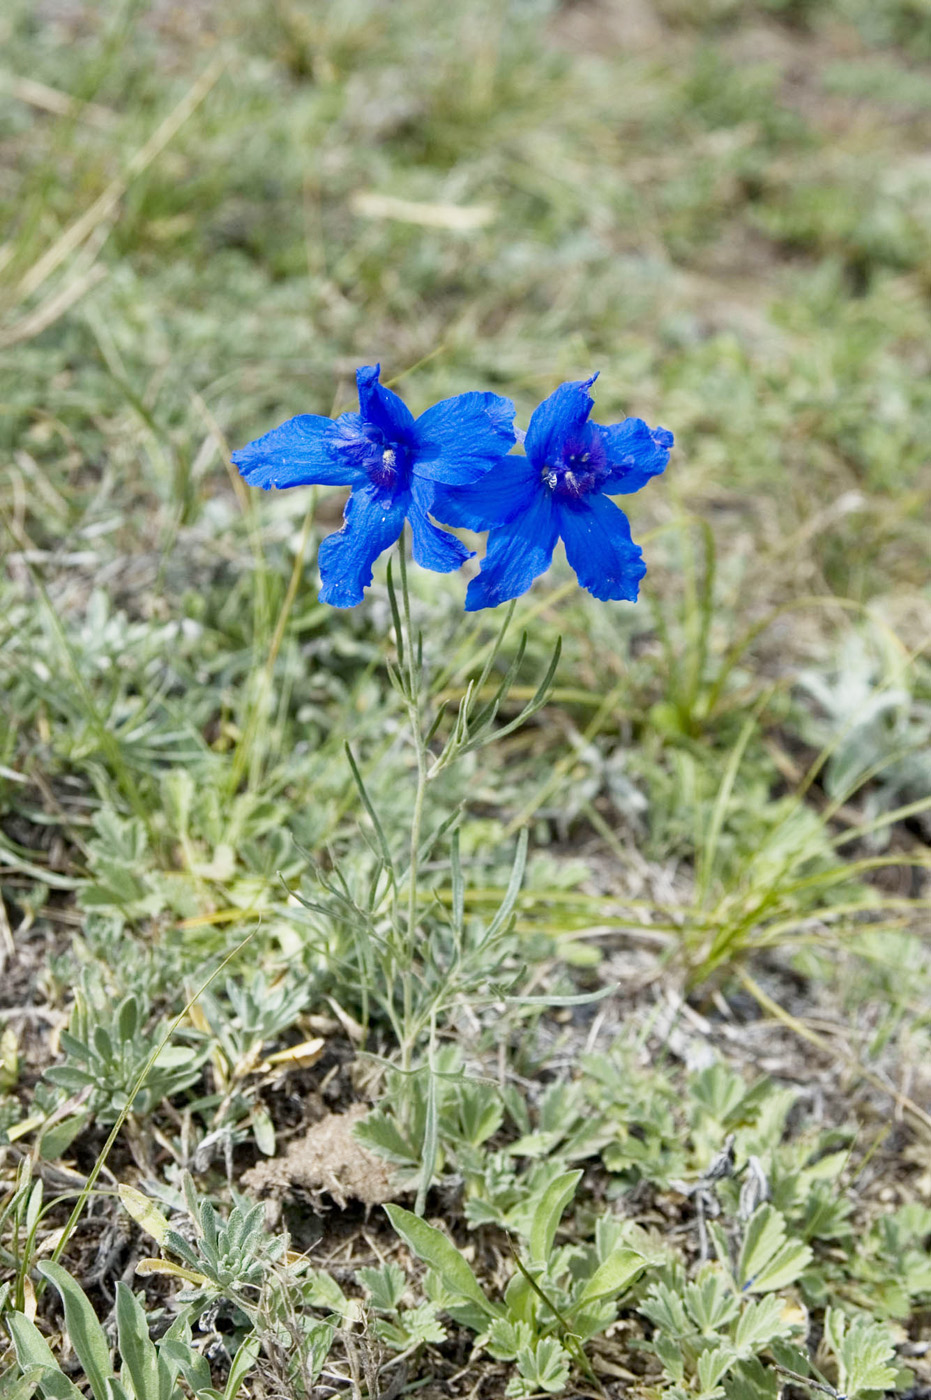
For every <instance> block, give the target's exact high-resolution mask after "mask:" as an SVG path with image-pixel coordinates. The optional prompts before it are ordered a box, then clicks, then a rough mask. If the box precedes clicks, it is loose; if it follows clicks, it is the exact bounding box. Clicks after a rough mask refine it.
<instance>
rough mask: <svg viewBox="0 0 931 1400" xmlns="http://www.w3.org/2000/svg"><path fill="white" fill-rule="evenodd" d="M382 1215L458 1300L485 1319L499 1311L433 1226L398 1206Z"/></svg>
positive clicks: (451, 1244)
mask: <svg viewBox="0 0 931 1400" xmlns="http://www.w3.org/2000/svg"><path fill="white" fill-rule="evenodd" d="M385 1213H386V1214H387V1216H388V1219H389V1220H390V1221H391V1224H392V1225H393V1226H394V1228H395V1230H396V1231H397V1233H398V1234H399V1235H400V1236H401V1239H402V1240H403V1241H404V1243H405V1244H406V1245H407V1247H408V1249H409V1250H411V1252H412V1253H413V1254H416V1255H417V1258H418V1259H422V1260H423V1261H424V1263H425V1264H429V1265H430V1267H431V1269H435V1270H436V1272H437V1274H439V1276H440V1279H441V1280H442V1282H443V1285H444V1287H445V1288H447V1289H448V1290H449V1292H450V1293H453V1294H455V1295H456V1296H457V1297H459V1298H465V1299H467V1300H468V1301H469V1302H470V1303H474V1304H475V1305H476V1306H477V1307H479V1308H481V1310H482V1312H483V1313H484V1314H485V1315H486V1317H496V1316H497V1315H498V1313H499V1312H500V1309H498V1308H496V1307H495V1306H494V1304H492V1303H490V1302H489V1301H488V1299H487V1298H486V1297H485V1294H484V1293H483V1292H482V1290H481V1288H480V1287H479V1283H478V1279H477V1278H476V1277H475V1275H474V1274H473V1272H472V1270H471V1269H470V1268H469V1265H468V1264H467V1263H466V1261H465V1259H463V1257H462V1255H461V1254H460V1252H459V1250H458V1249H457V1248H456V1246H455V1245H454V1244H453V1242H452V1240H450V1239H448V1238H447V1237H446V1235H444V1234H443V1232H442V1230H437V1229H436V1227H435V1226H434V1225H428V1224H427V1222H426V1220H421V1219H420V1218H419V1217H418V1216H416V1215H414V1214H413V1213H412V1212H411V1211H409V1210H404V1209H403V1207H401V1206H395V1205H387V1206H385Z"/></svg>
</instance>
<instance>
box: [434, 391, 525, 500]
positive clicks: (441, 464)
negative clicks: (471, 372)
mask: <svg viewBox="0 0 931 1400" xmlns="http://www.w3.org/2000/svg"><path fill="white" fill-rule="evenodd" d="M414 432H415V435H416V436H415V448H414V451H415V456H414V471H415V472H416V473H417V475H418V476H424V477H427V478H428V479H429V480H430V481H442V482H445V483H446V484H447V485H454V486H459V485H465V484H466V483H468V482H472V481H478V480H479V478H480V477H482V476H484V474H485V473H486V472H487V471H488V470H489V469H490V468H491V467H493V466H494V464H495V463H496V462H498V461H500V459H501V458H502V457H504V456H505V455H506V454H507V453H508V452H510V450H511V448H512V447H513V446H514V443H515V440H516V439H515V434H514V405H513V404H512V403H511V400H510V399H505V398H502V397H501V395H500V394H480V393H470V394H457V395H456V397H455V398H454V399H443V400H442V402H441V403H435V404H434V405H433V407H432V408H428V409H427V411H426V413H422V414H421V415H420V417H419V418H418V419H417V422H416V424H415V427H414Z"/></svg>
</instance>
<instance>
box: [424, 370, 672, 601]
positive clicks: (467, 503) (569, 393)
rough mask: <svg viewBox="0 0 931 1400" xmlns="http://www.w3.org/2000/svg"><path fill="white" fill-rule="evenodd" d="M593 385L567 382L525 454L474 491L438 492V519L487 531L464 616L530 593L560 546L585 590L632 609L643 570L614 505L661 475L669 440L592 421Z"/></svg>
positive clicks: (635, 422)
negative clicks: (620, 601)
mask: <svg viewBox="0 0 931 1400" xmlns="http://www.w3.org/2000/svg"><path fill="white" fill-rule="evenodd" d="M597 377H598V376H597V375H592V377H591V379H582V380H576V381H574V382H572V383H568V384H561V385H560V386H559V388H558V389H557V390H556V391H555V393H553V394H550V396H549V398H548V399H546V400H545V401H544V402H543V403H541V404H540V406H539V407H538V408H537V409H535V410H534V413H533V416H532V417H531V419H530V426H529V428H528V429H527V436H526V438H525V439H524V451H525V453H526V456H524V457H516V456H514V457H505V458H503V459H502V460H501V461H500V462H499V463H498V465H497V466H496V467H494V468H492V470H491V471H490V472H489V474H488V475H487V476H486V477H484V478H483V479H482V480H481V481H480V482H479V483H478V484H477V485H466V486H463V487H460V488H459V489H458V490H452V489H448V488H446V487H445V486H439V487H437V491H436V496H435V499H434V503H433V514H434V515H435V516H436V518H437V520H440V521H442V522H443V523H444V524H446V525H455V526H462V527H464V528H465V529H468V530H488V531H489V532H490V533H489V536H488V548H487V550H486V553H485V558H484V559H483V561H482V567H481V572H480V573H479V574H478V576H477V577H476V578H474V579H472V581H471V583H470V584H469V587H468V591H467V593H466V611H467V612H474V611H475V610H476V609H477V608H494V607H497V606H498V604H499V603H503V602H506V601H507V600H508V599H509V598H517V597H518V596H519V595H520V594H521V593H525V592H526V591H527V589H528V588H529V587H530V585H531V584H532V583H533V581H534V579H535V578H537V577H538V575H540V574H542V573H543V572H544V570H546V569H548V568H549V565H550V561H551V560H552V557H553V550H554V548H555V547H556V541H557V540H558V539H560V538H562V540H563V542H564V543H565V546H566V557H567V559H568V560H569V563H570V564H571V565H572V567H573V569H574V570H575V572H576V574H577V575H578V579H579V583H581V585H582V587H583V588H587V589H588V591H589V592H590V593H593V594H594V595H595V597H596V598H602V599H605V600H607V599H612V598H613V599H620V598H625V599H627V600H628V601H630V602H636V600H637V593H638V591H639V586H640V580H641V579H642V578H643V576H644V574H645V573H646V565H645V564H644V562H643V558H642V555H641V551H640V547H639V545H636V544H634V542H633V540H632V539H631V537H630V525H629V523H628V520H627V516H626V515H625V514H624V512H623V511H622V510H620V509H619V507H618V506H616V505H615V504H614V502H613V501H610V500H609V499H608V497H609V495H610V496H623V495H627V494H629V493H630V492H631V491H639V490H640V487H641V486H643V485H644V484H645V483H646V482H647V481H649V479H650V477H651V476H655V475H656V474H657V473H658V472H661V471H662V470H663V468H664V467H665V465H666V463H667V461H668V460H669V449H670V447H671V446H672V433H670V432H667V430H666V429H665V428H648V427H647V425H646V423H644V422H643V420H642V419H640V418H625V420H624V422H623V423H614V424H612V425H611V426H610V427H602V426H601V424H599V423H591V422H589V414H590V413H591V411H592V402H593V401H592V398H591V395H590V394H589V392H588V391H589V389H590V388H591V386H592V384H594V382H595V380H596V378H597Z"/></svg>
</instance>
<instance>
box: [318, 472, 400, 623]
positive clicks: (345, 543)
mask: <svg viewBox="0 0 931 1400" xmlns="http://www.w3.org/2000/svg"><path fill="white" fill-rule="evenodd" d="M410 500H411V496H410V492H409V491H399V492H398V493H397V495H396V496H393V497H392V496H389V495H386V494H385V492H384V491H383V490H380V489H379V488H378V487H377V486H371V485H369V486H362V487H360V488H359V489H358V490H356V491H353V493H352V495H351V496H350V497H349V500H348V501H347V502H346V509H345V511H344V513H343V514H344V518H345V521H346V523H345V525H344V526H343V528H342V529H341V530H340V531H339V533H338V534H336V535H329V536H328V537H327V538H326V539H325V540H324V541H323V543H322V544H321V546H320V551H319V554H318V563H319V565H320V582H321V584H322V587H321V589H320V601H321V603H329V604H331V606H332V607H334V608H354V607H355V605H356V603H361V602H362V595H363V592H364V591H365V589H366V588H367V587H368V585H369V584H370V583H371V582H372V565H373V564H374V562H375V560H376V559H377V558H378V556H379V554H381V552H382V550H385V549H387V548H388V546H389V545H392V544H394V542H395V540H396V539H397V537H398V535H400V533H401V530H402V528H403V526H404V520H405V517H406V516H407V510H408V506H409V505H410Z"/></svg>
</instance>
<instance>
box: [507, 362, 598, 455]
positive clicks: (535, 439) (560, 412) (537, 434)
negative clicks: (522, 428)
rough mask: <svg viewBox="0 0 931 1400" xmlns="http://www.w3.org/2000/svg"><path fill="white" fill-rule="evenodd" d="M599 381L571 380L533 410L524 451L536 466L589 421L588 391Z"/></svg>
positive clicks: (591, 402) (590, 403)
mask: <svg viewBox="0 0 931 1400" xmlns="http://www.w3.org/2000/svg"><path fill="white" fill-rule="evenodd" d="M597 378H598V376H597V374H593V375H592V377H591V378H590V379H574V380H571V381H570V382H569V383H566V384H560V386H559V388H558V389H556V390H555V391H554V392H553V393H552V394H550V396H549V398H548V399H544V400H543V402H542V403H541V404H540V406H539V407H538V408H535V409H534V411H533V413H532V414H531V417H530V424H529V426H528V428H527V436H526V438H525V440H524V451H525V452H526V453H527V456H528V457H530V458H531V459H532V460H533V462H534V464H535V465H536V466H538V467H541V468H542V467H544V466H546V464H547V461H548V460H549V459H550V458H551V457H553V456H555V455H557V454H558V453H559V447H560V444H561V442H562V441H563V439H564V438H566V437H569V436H571V435H572V434H575V433H577V432H578V431H579V429H580V428H581V427H582V426H583V425H584V424H585V423H586V422H587V421H588V415H589V414H590V413H591V411H592V406H593V404H594V399H593V398H592V396H591V394H589V392H588V391H589V389H590V388H591V386H592V385H593V384H594V382H595V380H596V379H597Z"/></svg>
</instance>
